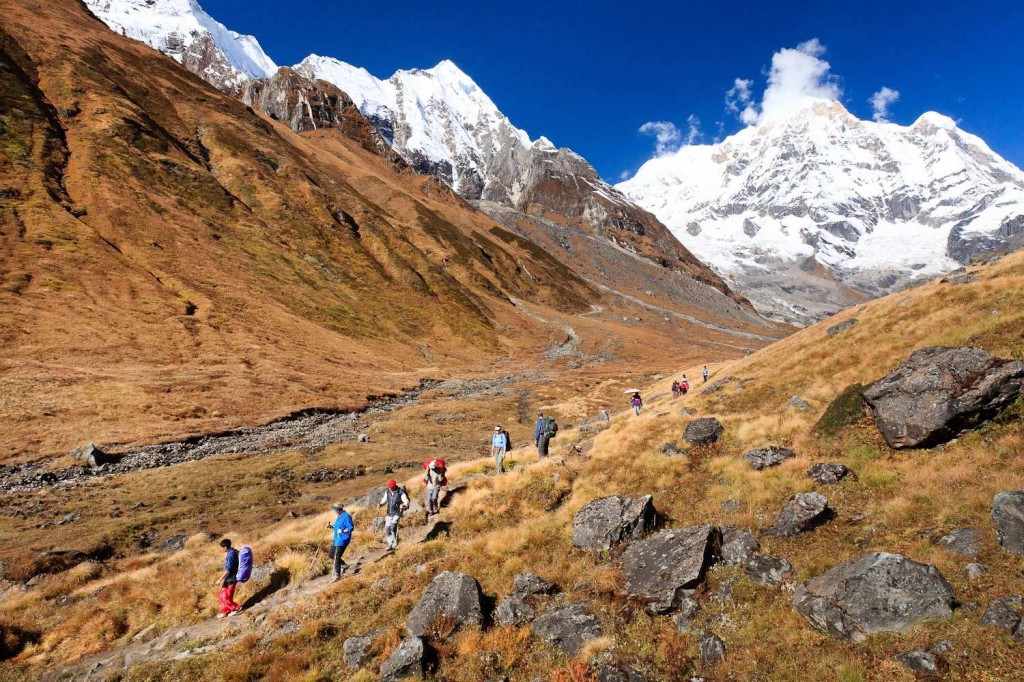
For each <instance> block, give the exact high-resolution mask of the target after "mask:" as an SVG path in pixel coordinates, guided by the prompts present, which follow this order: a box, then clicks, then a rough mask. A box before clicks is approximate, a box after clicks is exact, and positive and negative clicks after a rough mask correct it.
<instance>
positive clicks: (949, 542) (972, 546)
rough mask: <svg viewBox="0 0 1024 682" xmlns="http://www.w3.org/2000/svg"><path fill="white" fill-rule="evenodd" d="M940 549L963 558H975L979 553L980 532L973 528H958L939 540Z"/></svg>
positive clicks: (937, 542)
mask: <svg viewBox="0 0 1024 682" xmlns="http://www.w3.org/2000/svg"><path fill="white" fill-rule="evenodd" d="M935 544H937V545H938V546H939V547H942V548H943V549H945V550H947V551H949V552H952V553H953V554H959V555H961V556H974V555H975V554H977V553H978V531H976V530H975V529H973V528H957V529H956V530H953V531H950V532H949V533H947V534H946V535H943V536H942V537H941V538H939V539H938V540H937V541H936V543H935Z"/></svg>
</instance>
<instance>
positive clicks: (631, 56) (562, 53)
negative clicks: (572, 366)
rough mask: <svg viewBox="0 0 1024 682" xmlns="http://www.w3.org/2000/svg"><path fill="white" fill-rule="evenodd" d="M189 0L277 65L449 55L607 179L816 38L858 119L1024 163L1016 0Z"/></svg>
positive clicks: (385, 70)
mask: <svg viewBox="0 0 1024 682" xmlns="http://www.w3.org/2000/svg"><path fill="white" fill-rule="evenodd" d="M200 1H201V4H202V5H203V7H204V8H205V9H206V10H207V12H209V13H210V14H211V15H213V16H214V17H215V18H217V19H218V20H220V21H221V22H222V23H224V24H225V25H227V26H228V27H229V28H231V29H233V30H236V31H239V32H242V33H252V34H253V35H255V36H256V37H257V38H258V39H259V40H260V43H261V44H262V45H263V48H264V50H266V52H267V53H268V54H269V55H270V56H271V57H272V58H273V59H274V60H275V61H277V62H278V63H279V64H283V65H284V64H294V63H296V62H299V61H301V60H302V58H304V57H305V56H306V55H307V54H309V53H311V52H313V53H317V54H321V55H325V56H331V57H336V58H338V59H341V60H344V61H347V62H350V63H352V64H355V65H358V66H362V67H365V68H366V69H367V70H369V71H370V72H371V73H373V74H374V75H376V76H378V77H380V78H386V77H387V76H389V75H391V73H393V72H394V71H395V70H397V69H399V68H412V67H429V66H433V65H434V64H436V63H437V62H439V61H440V60H442V59H446V58H447V59H451V60H453V61H454V62H455V63H456V64H458V65H459V66H460V67H461V68H462V69H463V70H464V71H465V72H466V73H468V74H469V75H470V76H471V77H472V78H473V79H474V80H475V81H476V82H477V83H478V84H479V85H480V87H481V88H482V89H483V90H484V91H485V92H487V94H488V95H490V97H491V98H492V99H493V100H494V102H495V103H496V104H497V105H498V108H500V109H501V110H502V111H503V112H505V114H506V115H508V117H509V118H510V119H511V120H512V122H513V123H514V124H515V125H517V126H519V127H520V128H523V129H525V130H526V131H527V132H528V133H529V134H530V136H531V137H534V138H536V137H538V136H540V135H546V136H547V137H549V138H550V139H551V140H552V141H553V142H554V143H555V144H557V145H559V146H567V147H571V148H573V149H574V150H576V151H578V152H579V153H581V154H582V155H583V156H585V157H586V158H587V159H588V160H589V161H590V162H591V163H592V164H594V166H595V167H596V168H597V170H598V171H599V172H600V173H601V175H602V176H603V177H605V179H607V180H610V181H613V182H614V181H617V180H618V179H619V178H620V177H621V176H622V174H623V173H624V172H632V171H635V170H636V168H638V167H639V166H640V164H642V163H643V162H644V161H645V160H647V159H648V158H650V157H651V156H652V154H653V152H654V148H655V140H654V139H653V138H652V137H651V136H645V135H643V134H641V133H640V132H639V129H640V127H641V126H642V125H643V124H644V123H646V122H648V121H666V122H671V123H674V124H675V125H676V126H677V127H678V128H679V129H680V130H681V131H682V135H683V136H684V137H685V136H686V135H687V133H688V130H689V126H688V123H687V121H688V119H689V117H691V116H695V117H697V118H699V119H700V130H701V131H702V132H703V141H705V142H710V141H712V140H713V138H715V137H716V136H721V135H723V134H725V135H727V134H730V133H732V132H735V131H736V130H739V129H740V128H741V127H742V126H743V124H742V123H741V122H740V121H739V119H738V116H737V114H736V113H735V112H729V111H727V110H726V107H725V98H726V94H727V92H728V91H729V90H730V88H732V87H733V86H734V84H735V81H736V79H737V78H741V79H745V80H751V81H752V83H751V86H750V87H751V94H752V99H753V101H754V103H755V104H756V103H757V102H758V101H759V100H760V97H761V95H762V93H763V91H764V88H765V85H766V72H767V69H768V67H769V66H770V65H771V63H772V57H773V55H774V54H775V53H777V52H778V51H779V50H780V49H782V48H794V47H796V46H798V45H800V44H802V43H806V42H807V41H809V40H811V39H815V38H816V39H817V40H818V41H819V43H820V45H821V46H823V47H824V49H825V52H824V53H823V54H820V55H819V59H821V60H825V61H827V62H829V64H830V65H831V70H830V71H829V76H830V80H829V82H830V83H832V84H834V85H836V86H838V87H839V88H840V89H841V90H842V100H843V102H844V104H845V105H846V106H847V108H848V109H850V110H851V111H852V112H853V113H854V114H856V115H857V116H859V117H861V118H870V117H871V116H872V106H871V104H870V103H869V99H870V98H871V96H872V95H873V94H874V93H876V92H878V91H879V90H880V89H881V88H882V87H887V88H891V89H893V90H896V91H898V92H899V93H900V94H899V99H898V100H896V101H895V102H893V103H892V104H891V105H890V106H889V114H888V116H889V120H892V121H893V122H896V123H901V124H909V123H912V122H913V121H914V120H915V119H916V118H917V117H918V116H919V115H920V114H921V113H923V112H924V111H929V110H934V111H939V112H941V113H944V114H947V115H949V116H952V117H953V118H954V119H957V120H958V121H960V124H961V127H963V128H964V129H965V130H967V131H969V132H972V133H975V134H977V135H979V136H980V137H982V138H983V139H985V140H986V141H987V142H988V143H989V145H990V146H991V147H992V148H993V149H995V151H996V152H998V153H1000V154H1001V155H1003V156H1004V157H1006V158H1007V159H1009V160H1010V161H1012V162H1014V163H1015V164H1017V165H1018V166H1022V167H1024V47H1022V45H1024V35H1022V28H1024V1H1021V0H1015V1H1011V0H992V1H988V2H986V1H984V0H981V1H978V2H974V3H968V2H953V1H946V0H936V1H932V2H920V1H918V2H900V1H899V0H888V1H878V0H862V1H861V2H853V3H851V2H835V3H834V2H827V1H819V2H812V1H810V0H807V1H803V2H797V1H785V0H781V1H779V2H760V3H753V2H730V1H728V0H718V1H716V2H702V3H696V2H644V1H641V0H634V1H633V2H628V3H622V2H616V3H611V2H601V1H600V0H591V1H590V2H556V1H553V0H552V1H549V2H539V1H535V0H522V1H520V2H517V3H500V4H498V3H488V2H480V1H477V2H465V1H447V0H433V2H429V3H425V2H409V1H407V0H390V2H387V3H381V2H361V3H348V2H345V3H336V2H330V1H329V2H322V3H302V4H301V5H292V4H290V3H282V2H281V1H280V0H244V1H241V0H200ZM741 108H742V107H741ZM719 122H721V126H720V125H719Z"/></svg>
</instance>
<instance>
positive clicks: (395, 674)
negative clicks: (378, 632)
mask: <svg viewBox="0 0 1024 682" xmlns="http://www.w3.org/2000/svg"><path fill="white" fill-rule="evenodd" d="M424 653H425V652H424V647H423V640H422V639H420V638H419V637H406V638H405V639H403V640H402V642H401V644H399V645H398V648H397V649H395V650H394V652H392V654H391V655H390V656H389V657H388V660H386V661H384V664H383V665H382V666H381V667H380V680H381V682H398V680H403V679H405V678H408V677H416V678H421V677H423V662H424V661H423V657H424Z"/></svg>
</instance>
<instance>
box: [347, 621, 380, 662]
mask: <svg viewBox="0 0 1024 682" xmlns="http://www.w3.org/2000/svg"><path fill="white" fill-rule="evenodd" d="M381 632H383V631H382V630H374V631H373V632H367V633H366V634H365V635H356V636H355V637H349V638H348V639H346V640H345V643H344V644H342V645H341V651H342V653H343V654H344V656H345V665H347V666H348V669H349V670H359V669H360V668H362V667H363V666H364V665H366V662H367V661H368V660H369V658H370V656H369V654H370V646H371V645H372V644H373V640H374V639H375V638H376V637H377V635H379V634H380V633H381Z"/></svg>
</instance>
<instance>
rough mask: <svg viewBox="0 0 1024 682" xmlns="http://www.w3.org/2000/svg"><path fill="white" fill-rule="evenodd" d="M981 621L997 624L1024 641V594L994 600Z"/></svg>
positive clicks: (985, 623)
mask: <svg viewBox="0 0 1024 682" xmlns="http://www.w3.org/2000/svg"><path fill="white" fill-rule="evenodd" d="M979 622H980V623H981V624H982V625H995V626H996V627H998V628H1002V629H1003V630H1005V631H1006V633H1007V634H1008V635H1010V636H1011V637H1013V638H1014V639H1016V640H1019V641H1024V596H1021V595H1019V594H1016V595H1013V596H1012V597H1000V598H999V599H995V600H993V601H992V603H991V604H989V605H988V608H987V609H985V613H983V614H982V616H981V620H980V621H979Z"/></svg>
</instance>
